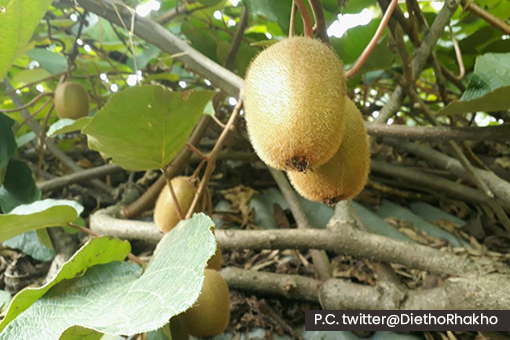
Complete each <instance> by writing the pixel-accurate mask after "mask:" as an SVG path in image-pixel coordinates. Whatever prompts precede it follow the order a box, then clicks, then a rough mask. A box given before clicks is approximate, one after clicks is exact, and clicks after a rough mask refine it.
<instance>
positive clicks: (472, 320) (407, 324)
mask: <svg viewBox="0 0 510 340" xmlns="http://www.w3.org/2000/svg"><path fill="white" fill-rule="evenodd" d="M305 317H306V318H305V330H307V331H508V330H510V322H509V321H510V311H507V310H500V311H481V310H478V311H476V310H474V311H473V310H471V311H467V310H466V311H458V310H409V311H386V310H379V311H370V310H307V311H306V313H305Z"/></svg>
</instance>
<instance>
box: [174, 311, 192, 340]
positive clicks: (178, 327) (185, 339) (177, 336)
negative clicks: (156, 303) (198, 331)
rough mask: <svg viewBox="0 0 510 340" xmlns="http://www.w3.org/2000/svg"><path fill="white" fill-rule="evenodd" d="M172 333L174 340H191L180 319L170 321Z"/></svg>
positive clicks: (175, 318)
mask: <svg viewBox="0 0 510 340" xmlns="http://www.w3.org/2000/svg"><path fill="white" fill-rule="evenodd" d="M170 333H171V335H172V340H189V334H188V332H186V330H185V329H184V326H183V325H182V322H181V319H180V318H179V317H174V318H172V319H170Z"/></svg>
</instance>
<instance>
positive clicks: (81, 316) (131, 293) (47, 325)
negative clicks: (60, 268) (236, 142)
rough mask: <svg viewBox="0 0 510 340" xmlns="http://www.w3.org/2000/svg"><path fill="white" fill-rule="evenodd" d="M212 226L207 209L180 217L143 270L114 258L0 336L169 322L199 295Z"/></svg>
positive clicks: (54, 292) (144, 328)
mask: <svg viewBox="0 0 510 340" xmlns="http://www.w3.org/2000/svg"><path fill="white" fill-rule="evenodd" d="M212 226H213V222H212V221H211V219H210V218H209V217H207V216H206V215H204V214H196V215H194V216H193V218H192V219H190V220H186V221H182V222H180V223H179V225H178V226H177V227H176V228H174V229H173V230H172V231H171V232H169V233H168V234H166V235H165V236H164V237H163V239H162V240H161V242H160V243H159V244H158V246H157V248H156V251H155V252H154V256H153V258H152V260H151V262H150V263H149V265H148V267H147V270H146V271H145V273H143V275H142V269H141V268H140V267H139V266H138V265H135V264H132V263H127V262H120V263H109V264H105V265H99V266H95V267H93V268H90V269H89V270H88V271H87V273H86V274H85V275H84V276H82V277H80V278H77V279H72V280H68V281H65V282H62V283H60V284H59V285H57V286H55V287H53V288H52V289H51V290H50V291H49V292H48V293H47V294H46V295H44V296H43V297H42V298H40V299H39V300H37V301H36V302H35V303H33V304H32V305H31V306H30V307H29V308H28V309H27V310H26V311H25V312H23V313H22V314H20V315H19V316H18V317H17V318H16V319H14V320H12V318H9V321H10V323H9V324H8V325H7V327H6V328H5V329H4V330H3V332H2V333H1V334H0V339H31V340H39V339H40V340H47V339H57V338H58V337H59V336H60V335H61V334H62V333H63V332H64V331H65V330H66V329H68V328H70V327H73V326H76V325H78V326H81V327H84V328H88V329H93V330H96V331H99V332H102V333H107V334H111V335H122V334H126V335H133V334H137V333H143V332H148V331H151V330H155V329H158V328H160V327H162V326H164V325H165V324H167V323H168V320H169V319H170V318H171V317H172V316H174V315H176V314H179V313H181V312H183V311H185V310H187V309H188V308H189V307H190V306H192V305H193V303H194V302H195V301H196V299H197V298H198V295H199V294H200V290H201V288H202V284H203V280H204V268H205V265H206V263H207V260H208V259H209V258H210V257H211V256H212V255H213V254H214V252H215V247H216V245H215V240H214V236H213V234H212V232H211V230H210V228H211V227H212ZM8 316H9V315H8ZM91 316H93V317H91ZM48 320H51V322H48ZM9 321H7V322H9Z"/></svg>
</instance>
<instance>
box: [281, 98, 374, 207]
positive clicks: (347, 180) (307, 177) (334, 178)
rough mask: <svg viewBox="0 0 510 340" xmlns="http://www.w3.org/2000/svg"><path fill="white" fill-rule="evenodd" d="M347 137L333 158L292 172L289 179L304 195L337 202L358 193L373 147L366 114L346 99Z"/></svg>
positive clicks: (365, 177)
mask: <svg viewBox="0 0 510 340" xmlns="http://www.w3.org/2000/svg"><path fill="white" fill-rule="evenodd" d="M345 108H346V110H345V117H346V129H345V137H344V140H343V141H342V144H341V145H340V148H339V149H338V152H337V153H336V154H335V155H334V156H333V158H332V159H331V160H330V161H329V162H327V163H326V164H324V165H322V166H321V167H319V168H317V169H315V170H314V171H313V172H312V171H308V172H307V173H298V172H289V173H288V176H289V179H290V181H291V183H292V185H293V186H294V188H295V189H296V190H297V192H299V193H300V194H301V196H303V197H305V198H307V199H309V200H311V201H317V202H322V203H326V204H334V203H336V202H338V201H341V200H346V199H349V198H352V197H354V196H356V195H358V194H359V193H360V192H361V190H363V188H364V187H365V184H366V182H367V179H368V172H369V170H370V149H369V144H368V136H367V131H366V129H365V125H364V124H363V116H362V115H361V112H360V111H359V110H358V109H357V108H356V105H354V103H353V102H352V101H351V100H349V99H347V102H346V107H345Z"/></svg>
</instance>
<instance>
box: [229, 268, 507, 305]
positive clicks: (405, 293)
mask: <svg viewBox="0 0 510 340" xmlns="http://www.w3.org/2000/svg"><path fill="white" fill-rule="evenodd" d="M221 275H223V277H224V278H225V280H226V281H227V283H228V285H229V287H230V288H231V289H237V290H243V291H248V292H253V293H258V294H263V295H270V296H279V297H284V298H288V299H294V300H302V301H309V302H315V303H321V305H322V306H323V308H324V309H332V310H342V309H359V310H363V309H365V310H382V309H384V310H399V309H400V310H413V309H443V310H445V309H450V310H462V309H508V308H510V288H509V286H508V285H507V284H506V282H507V280H508V278H507V277H506V276H504V275H500V274H489V275H486V276H482V277H473V278H462V279H459V278H455V279H450V280H447V283H446V284H445V285H443V286H440V287H437V288H432V289H423V290H416V291H414V290H413V291H412V290H407V289H402V288H400V289H397V288H395V287H394V286H392V285H385V284H381V283H379V282H378V284H377V285H376V286H375V287H372V286H367V285H361V284H356V283H353V282H350V281H347V280H340V279H330V280H328V281H326V282H324V283H323V284H321V283H320V282H319V281H318V280H314V279H311V278H308V277H304V276H300V275H283V274H274V273H266V272H257V271H252V270H244V269H239V268H234V267H227V268H224V269H223V270H222V271H221ZM466 297H469V298H466Z"/></svg>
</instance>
